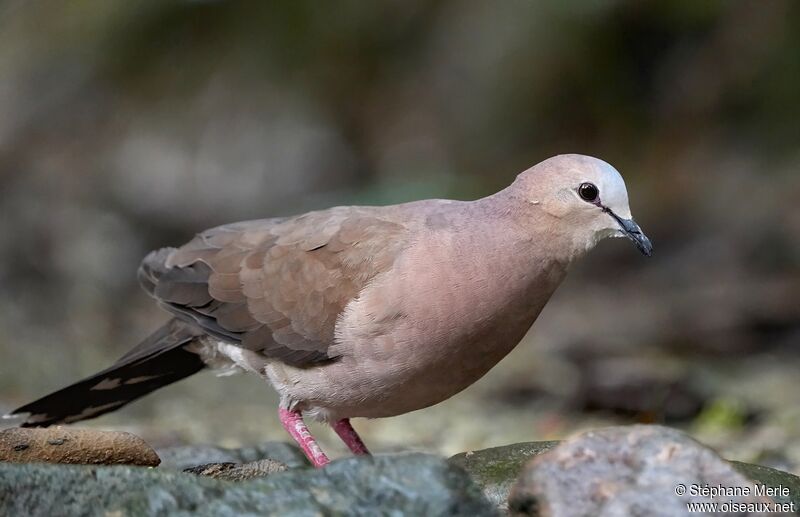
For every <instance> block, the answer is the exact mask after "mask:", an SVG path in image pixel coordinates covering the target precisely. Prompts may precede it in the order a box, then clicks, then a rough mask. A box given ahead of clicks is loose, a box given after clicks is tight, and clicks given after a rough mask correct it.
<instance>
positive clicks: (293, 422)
mask: <svg viewBox="0 0 800 517" xmlns="http://www.w3.org/2000/svg"><path fill="white" fill-rule="evenodd" d="M278 415H279V416H280V419H281V424H283V428H284V429H286V431H287V432H288V433H289V434H290V435H291V437H292V438H294V441H296V442H297V445H299V446H300V448H301V449H303V452H304V453H305V455H306V457H307V458H308V461H310V462H311V464H312V465H314V466H315V467H316V468H321V467H324V466H325V465H327V464H328V463H330V460H329V459H328V457H327V456H326V455H325V453H324V452H322V449H321V448H320V446H319V444H318V443H317V440H315V439H314V437H313V436H312V435H311V431H309V430H308V427H306V423H305V422H303V415H302V413H300V412H299V411H290V410H288V409H283V408H280V409H278ZM351 429H352V428H351ZM353 432H354V433H355V431H353Z"/></svg>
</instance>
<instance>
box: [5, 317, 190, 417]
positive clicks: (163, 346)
mask: <svg viewBox="0 0 800 517" xmlns="http://www.w3.org/2000/svg"><path fill="white" fill-rule="evenodd" d="M198 335H199V333H198V332H197V331H196V330H194V329H192V328H191V327H189V326H188V325H186V324H184V323H181V322H179V321H177V320H172V321H170V322H169V323H167V324H166V325H164V326H163V327H161V328H160V329H159V330H157V331H156V332H155V333H153V334H152V335H151V336H150V337H149V338H147V339H146V340H145V341H144V342H142V343H141V344H140V345H139V346H137V347H136V348H134V349H133V350H131V351H130V352H128V353H127V354H125V356H123V357H122V358H121V359H120V360H119V361H118V362H117V363H116V364H114V365H113V366H111V367H110V368H107V369H105V370H103V371H102V372H99V373H97V374H95V375H92V376H91V377H88V378H86V379H84V380H82V381H80V382H77V383H75V384H72V385H70V386H67V387H66V388H62V389H60V390H58V391H56V392H54V393H51V394H49V395H47V396H45V397H42V398H40V399H39V400H36V401H34V402H31V403H30V404H26V405H25V406H22V407H21V408H19V409H17V410H15V411H13V412H12V413H10V414H9V416H12V415H22V414H28V416H27V419H26V420H25V422H24V423H22V424H21V425H22V427H47V426H50V425H53V424H60V423H70V422H77V421H80V420H86V419H88V418H94V417H97V416H100V415H102V414H105V413H108V412H111V411H114V410H116V409H119V408H121V407H122V406H124V405H126V404H128V403H129V402H132V401H134V400H136V399H138V398H139V397H142V396H144V395H146V394H148V393H150V392H151V391H154V390H157V389H158V388H161V387H164V386H167V385H168V384H172V383H173V382H175V381H179V380H181V379H183V378H184V377H188V376H190V375H192V374H194V373H197V372H198V371H200V370H202V369H203V368H204V367H205V363H204V362H203V361H202V359H201V358H200V356H198V355H197V354H195V353H193V352H190V351H189V350H187V349H186V348H185V347H186V345H188V344H189V343H191V342H192V341H194V340H195V339H197V337H198Z"/></svg>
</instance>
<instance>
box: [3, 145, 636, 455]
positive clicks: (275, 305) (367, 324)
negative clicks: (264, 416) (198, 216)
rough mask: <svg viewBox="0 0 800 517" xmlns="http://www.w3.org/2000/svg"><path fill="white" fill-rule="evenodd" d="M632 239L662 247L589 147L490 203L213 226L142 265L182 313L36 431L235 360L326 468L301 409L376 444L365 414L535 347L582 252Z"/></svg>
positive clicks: (412, 403) (152, 286) (41, 405)
mask: <svg viewBox="0 0 800 517" xmlns="http://www.w3.org/2000/svg"><path fill="white" fill-rule="evenodd" d="M587 185H588V186H587ZM590 187H591V188H590ZM598 192H599V194H598V195H596V196H595V195H594V194H597V193H598ZM623 235H624V236H627V237H629V238H630V239H631V240H633V241H634V242H635V243H636V245H637V246H638V247H639V248H640V249H641V250H642V251H643V252H644V253H646V254H649V253H650V250H651V246H650V242H649V241H648V240H647V238H646V237H644V235H643V234H642V233H641V230H640V229H639V227H638V226H637V225H636V224H635V223H634V222H633V220H632V219H631V217H630V210H629V208H628V200H627V192H626V190H625V185H624V183H623V181H622V178H621V177H620V176H619V173H617V172H616V170H614V169H613V167H611V166H610V165H608V164H606V163H605V162H602V161H600V160H597V159H594V158H589V157H585V156H580V155H564V156H559V157H556V158H552V159H550V160H547V161H545V162H542V163H541V164H539V165H537V166H535V167H533V168H531V169H529V170H528V171H525V172H524V173H522V174H520V175H519V176H518V178H517V180H516V181H515V182H514V183H513V184H512V185H511V186H509V187H508V188H506V189H504V190H502V191H501V192H498V193H497V194H494V195H492V196H489V197H486V198H483V199H479V200H476V201H470V202H464V201H449V200H426V201H418V202H413V203H406V204H402V205H395V206H387V207H337V208H331V209H328V210H321V211H317V212H310V213H307V214H303V215H299V216H295V217H287V218H277V219H263V220H257V221H248V222H243V223H236V224H230V225H226V226H220V227H217V228H213V229H211V230H207V231H205V232H202V233H200V234H198V235H197V236H196V237H195V238H194V239H193V240H191V241H190V242H188V243H187V244H185V245H184V246H182V247H180V248H165V249H162V250H159V251H155V252H153V253H151V254H150V255H148V256H147V257H146V258H145V259H144V261H143V263H142V265H141V267H140V270H139V278H140V281H141V284H142V286H143V287H144V288H145V290H147V292H148V293H150V294H151V295H152V296H153V297H154V298H155V299H156V300H157V301H158V302H159V304H160V305H162V306H163V307H164V308H165V309H166V310H167V311H169V312H170V313H172V314H173V315H174V316H175V319H174V320H172V321H171V322H170V323H168V324H167V325H166V326H165V327H164V328H162V329H161V330H160V331H158V332H157V333H156V334H154V335H153V336H151V338H149V339H148V340H146V341H145V342H144V343H142V344H141V345H139V346H138V347H136V348H135V349H134V350H132V351H131V352H129V353H128V354H126V355H125V356H124V357H123V358H121V359H120V361H119V362H118V363H117V364H115V365H114V366H112V367H111V368H109V369H108V370H105V371H104V372H101V373H100V374H98V375H95V376H92V377H90V378H89V379H87V380H84V381H81V382H80V383H77V384H75V385H73V386H70V387H67V388H65V389H63V390H60V391H59V392H56V393H54V394H52V395H49V396H47V397H45V398H43V399H40V400H38V401H36V402H33V403H31V404H28V405H27V406H24V407H22V408H20V409H19V410H17V411H16V412H15V413H25V412H27V413H30V416H29V417H28V419H27V421H26V424H25V425H49V424H51V423H54V422H59V421H75V420H79V419H82V418H88V417H92V416H97V415H98V414H101V413H103V412H106V411H110V410H113V409H117V408H118V407H121V406H122V405H124V404H126V403H127V402H129V401H131V400H133V399H134V398H136V397H138V396H141V395H143V394H145V393H146V392H148V391H151V390H153V389H156V388H158V387H160V386H163V385H166V384H168V383H170V382H174V381H175V380H177V379H179V378H180V377H181V376H186V375H190V374H191V373H194V372H195V371H197V370H199V369H200V368H201V367H202V365H204V364H208V365H210V366H212V367H219V366H231V365H232V366H235V367H238V368H241V369H243V370H246V371H250V372H253V373H256V374H258V375H261V376H262V377H264V378H265V379H266V380H268V381H269V382H270V383H271V384H272V385H273V386H274V387H275V388H276V389H277V390H278V392H279V393H280V395H281V419H282V422H283V423H284V425H285V427H286V428H287V430H288V431H289V432H290V434H292V436H293V437H294V438H295V439H296V440H297V441H298V443H299V444H300V445H301V446H302V447H303V448H304V450H305V451H306V453H307V454H308V455H309V457H310V458H311V459H312V461H313V462H314V463H315V464H317V465H322V464H324V463H325V462H326V461H327V458H325V456H324V454H322V452H321V451H320V450H319V448H318V446H316V443H315V442H314V441H313V438H310V434H309V433H308V432H307V430H306V429H305V427H304V425H303V423H302V420H301V419H300V415H301V414H302V413H308V414H311V415H313V416H315V417H317V418H320V419H323V420H327V421H329V422H331V423H332V425H333V427H334V429H335V430H336V432H337V433H339V435H340V436H341V437H342V438H343V439H344V440H345V441H346V443H348V445H349V446H350V448H351V449H352V450H353V451H354V452H355V453H366V452H367V450H366V447H364V445H363V443H362V442H361V441H360V439H358V436H357V435H356V434H355V431H353V429H352V427H350V425H349V421H348V419H349V418H350V417H357V416H361V417H383V416H391V415H397V414H401V413H404V412H407V411H413V410H415V409H420V408H422V407H426V406H429V405H431V404H435V403H437V402H440V401H442V400H445V399H446V398H448V397H450V396H452V395H453V394H455V393H457V392H458V391H460V390H462V389H464V388H465V387H467V386H469V385H470V384H472V383H473V382H475V381H476V380H477V379H478V378H480V377H481V376H482V375H483V374H485V373H486V372H487V371H488V370H489V369H490V368H491V367H492V366H493V365H494V364H496V363H497V362H498V361H499V360H500V359H502V357H504V356H505V355H506V354H507V353H508V352H509V351H510V350H511V349H513V347H514V346H515V345H516V344H517V343H518V342H519V341H520V339H522V337H523V335H524V334H525V332H526V331H527V330H528V328H530V326H531V324H532V323H533V321H534V320H535V319H536V317H537V316H538V314H539V312H540V311H541V309H542V308H543V307H544V305H545V303H546V302H547V300H548V299H549V297H550V295H551V294H552V293H553V291H554V290H555V289H556V287H557V286H558V284H559V283H560V281H561V280H562V279H563V277H564V275H565V274H566V270H567V267H568V266H569V264H570V263H571V262H572V261H573V260H574V259H576V258H577V257H579V256H581V255H582V254H583V253H585V252H586V251H587V250H589V249H590V248H591V247H592V246H594V244H595V243H596V242H598V241H599V240H601V239H603V238H605V237H609V236H623ZM181 365H182V366H181ZM143 370H147V371H146V373H147V375H143V374H142V371H143ZM143 379H144V380H143ZM115 394H116V395H117V397H116V398H114V395H115Z"/></svg>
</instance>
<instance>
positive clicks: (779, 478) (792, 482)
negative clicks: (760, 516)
mask: <svg viewBox="0 0 800 517" xmlns="http://www.w3.org/2000/svg"><path fill="white" fill-rule="evenodd" d="M730 463H731V465H733V468H735V469H736V470H738V471H739V472H741V473H742V474H744V475H745V476H747V478H749V479H752V480H753V481H755V482H756V484H759V485H766V486H769V487H786V491H784V494H785V495H784V494H776V495H773V496H772V499H773V500H774V501H775V502H776V503H780V504H787V503H794V508H795V510H794V511H795V513H800V511H798V510H800V477H797V476H795V475H794V474H789V473H788V472H783V471H780V470H777V469H773V468H770V467H764V466H761V465H753V464H750V463H742V462H741V461H731V462H730ZM786 492H788V493H786Z"/></svg>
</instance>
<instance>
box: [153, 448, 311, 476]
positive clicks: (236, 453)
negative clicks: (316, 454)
mask: <svg viewBox="0 0 800 517" xmlns="http://www.w3.org/2000/svg"><path fill="white" fill-rule="evenodd" d="M158 455H159V456H160V457H161V467H162V468H171V469H175V470H186V469H188V468H192V467H197V466H202V465H207V464H209V463H250V462H253V461H258V460H267V459H269V460H275V461H279V462H281V463H283V464H285V465H286V466H288V467H289V468H295V467H306V466H308V465H309V463H308V460H307V459H306V457H305V456H304V455H303V453H302V452H301V451H300V449H298V448H297V447H295V446H294V445H291V444H289V443H286V442H264V443H260V444H258V445H255V446H252V447H242V448H239V449H226V448H224V447H218V446H216V445H179V446H175V447H165V448H163V449H158Z"/></svg>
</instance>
